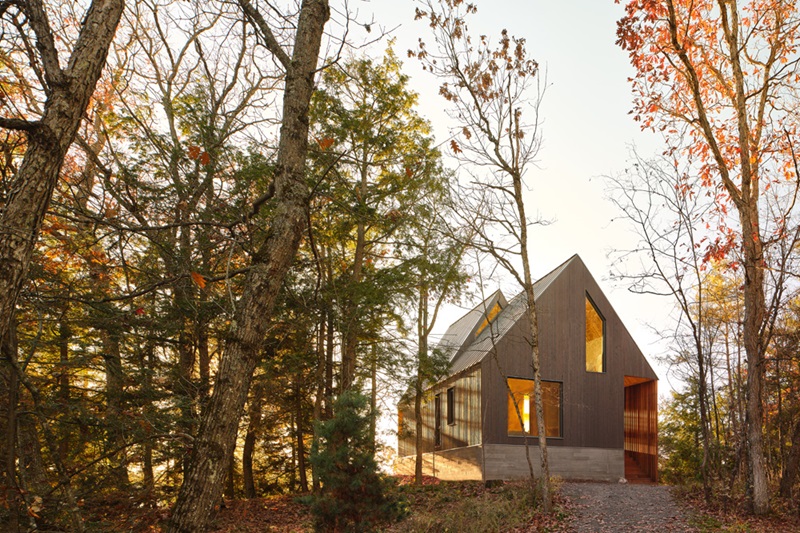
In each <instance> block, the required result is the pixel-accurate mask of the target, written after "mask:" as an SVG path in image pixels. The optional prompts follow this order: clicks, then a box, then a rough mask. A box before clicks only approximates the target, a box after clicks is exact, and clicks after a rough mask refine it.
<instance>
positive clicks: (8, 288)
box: [0, 0, 125, 333]
mask: <svg viewBox="0 0 800 533" xmlns="http://www.w3.org/2000/svg"><path fill="white" fill-rule="evenodd" d="M124 5H125V2H124V0H94V1H93V2H92V4H91V5H90V6H89V9H88V11H87V12H86V16H85V18H84V23H83V27H82V29H81V32H80V35H79V37H78V41H77V43H76V44H75V47H74V49H73V51H72V54H71V56H70V58H69V63H68V65H67V68H66V69H62V68H61V67H60V65H59V64H58V54H57V52H56V48H55V45H54V42H53V34H52V32H51V31H50V25H49V21H48V20H47V15H46V11H45V8H44V6H43V5H42V2H41V0H28V1H27V2H24V3H23V4H22V6H23V7H22V9H23V10H24V11H25V14H26V15H27V17H28V19H29V21H30V24H31V26H32V27H33V28H34V30H35V32H36V41H37V49H38V50H39V52H40V55H41V56H42V57H41V60H42V65H43V66H44V70H45V81H46V84H47V87H45V88H44V91H45V94H46V97H47V98H46V101H45V105H44V113H43V115H42V117H41V119H40V120H38V121H36V122H26V124H27V125H26V126H25V127H24V129H25V131H26V132H27V134H28V146H27V149H26V151H25V156H24V157H23V160H22V164H21V165H20V169H19V172H18V173H17V175H16V177H15V179H14V182H13V184H12V187H11V191H10V193H9V196H8V201H7V202H6V205H5V207H4V208H3V211H2V213H0V333H2V332H5V331H8V329H9V327H10V321H11V316H12V313H13V310H14V306H15V304H16V300H17V297H18V295H19V292H20V290H21V288H22V284H23V282H24V281H25V277H26V275H27V272H28V265H29V263H30V259H31V253H32V252H33V248H34V245H35V244H36V240H37V238H38V235H39V230H40V228H41V224H42V220H43V219H44V215H45V212H46V211H47V208H48V206H49V204H50V199H51V197H52V194H53V189H54V188H55V185H56V183H57V181H58V177H59V173H60V171H61V165H62V164H63V162H64V156H65V155H66V153H67V150H68V149H69V147H70V145H71V144H72V141H73V139H74V137H75V133H76V132H77V130H78V126H79V125H80V123H81V120H82V118H83V114H84V112H85V111H86V107H87V105H88V104H89V99H90V97H91V96H92V93H93V92H94V89H95V86H96V84H97V81H98V79H99V78H100V74H101V73H102V71H103V68H104V66H105V63H106V56H107V54H108V48H109V45H110V44H111V41H112V39H113V38H114V34H115V32H116V29H117V24H118V23H119V20H120V17H121V15H122V10H123V8H124ZM23 122H24V121H23Z"/></svg>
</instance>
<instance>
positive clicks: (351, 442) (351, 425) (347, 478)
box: [311, 390, 403, 531]
mask: <svg viewBox="0 0 800 533" xmlns="http://www.w3.org/2000/svg"><path fill="white" fill-rule="evenodd" d="M373 416H374V414H373V413H370V411H369V399H368V398H367V397H366V396H364V395H363V394H360V393H358V392H356V391H352V390H350V391H345V392H343V393H342V394H341V395H340V396H339V397H338V398H337V400H336V402H335V404H334V416H333V418H331V419H330V420H327V421H325V422H319V423H318V424H317V427H316V432H317V434H318V435H319V440H318V441H316V442H315V443H314V446H313V448H312V450H311V463H312V464H313V466H314V468H315V470H316V472H317V473H318V475H319V478H320V481H321V482H322V491H321V493H320V494H319V495H317V496H316V497H315V498H314V501H313V504H312V510H313V512H314V515H315V517H316V528H317V530H318V531H373V530H375V529H376V527H377V526H378V524H380V523H381V522H384V521H388V520H392V519H397V518H399V517H400V516H401V515H402V509H403V506H402V503H401V502H399V501H398V500H397V499H396V498H395V497H393V496H392V494H391V492H390V481H389V479H388V478H387V477H385V476H383V475H382V474H381V473H380V472H379V471H378V464H377V463H376V462H375V457H374V454H373V453H372V439H371V435H370V419H371V418H372V417H373Z"/></svg>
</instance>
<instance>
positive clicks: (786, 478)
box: [780, 418, 800, 499]
mask: <svg viewBox="0 0 800 533" xmlns="http://www.w3.org/2000/svg"><path fill="white" fill-rule="evenodd" d="M798 470H800V418H798V420H797V422H795V425H794V432H793V434H792V449H791V450H790V452H789V457H788V458H787V459H786V464H785V465H784V467H783V472H781V484H780V494H781V496H783V497H784V498H787V499H788V498H791V497H792V488H793V487H794V484H795V482H796V481H797V472H798Z"/></svg>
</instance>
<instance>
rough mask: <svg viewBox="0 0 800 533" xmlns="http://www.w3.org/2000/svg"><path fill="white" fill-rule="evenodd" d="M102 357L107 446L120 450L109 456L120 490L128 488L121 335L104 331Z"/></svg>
mask: <svg viewBox="0 0 800 533" xmlns="http://www.w3.org/2000/svg"><path fill="white" fill-rule="evenodd" d="M103 344H104V346H103V348H104V349H103V359H104V361H105V367H106V415H105V425H106V436H107V437H106V439H107V440H106V449H107V451H110V450H114V449H119V452H117V453H116V454H114V455H111V456H110V457H109V461H111V481H112V484H113V485H114V488H116V489H117V490H118V491H120V492H125V491H127V490H128V488H129V485H130V481H129V479H128V459H127V453H126V450H125V448H124V446H125V427H124V425H125V424H124V421H123V420H122V409H123V406H122V395H123V389H124V382H125V376H124V373H123V370H122V359H121V357H120V348H119V335H118V334H117V333H116V332H108V331H107V332H105V334H104V338H103Z"/></svg>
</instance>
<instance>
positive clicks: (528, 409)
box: [508, 378, 561, 437]
mask: <svg viewBox="0 0 800 533" xmlns="http://www.w3.org/2000/svg"><path fill="white" fill-rule="evenodd" d="M508 387H509V388H510V389H511V394H510V395H509V396H508V436H509V437H524V436H525V435H526V434H527V435H530V436H534V437H535V436H537V435H538V434H539V431H538V427H539V426H538V423H537V419H536V405H535V403H534V398H533V380H532V379H517V378H508ZM542 410H543V414H544V428H545V431H544V434H545V436H547V437H560V436H561V383H559V382H557V381H542Z"/></svg>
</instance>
